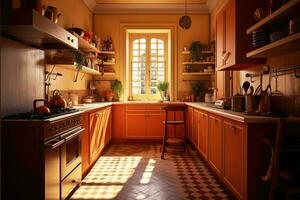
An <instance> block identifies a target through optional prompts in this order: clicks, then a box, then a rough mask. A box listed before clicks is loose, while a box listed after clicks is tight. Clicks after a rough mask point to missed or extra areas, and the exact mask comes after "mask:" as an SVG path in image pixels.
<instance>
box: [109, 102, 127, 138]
mask: <svg viewBox="0 0 300 200" xmlns="http://www.w3.org/2000/svg"><path fill="white" fill-rule="evenodd" d="M125 109H126V106H125V105H124V104H114V105H113V107H112V137H113V138H114V139H125V138H126V131H124V130H125V129H126V128H125V127H126V112H125Z"/></svg>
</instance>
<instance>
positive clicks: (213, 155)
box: [208, 115, 223, 175]
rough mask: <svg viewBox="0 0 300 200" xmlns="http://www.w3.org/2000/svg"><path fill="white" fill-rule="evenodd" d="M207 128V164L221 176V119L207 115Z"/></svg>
mask: <svg viewBox="0 0 300 200" xmlns="http://www.w3.org/2000/svg"><path fill="white" fill-rule="evenodd" d="M208 127H209V128H208V130H209V131H208V163H209V164H210V166H211V167H212V168H213V170H214V171H215V172H216V173H217V174H218V175H221V174H222V159H223V156H222V152H223V141H222V139H223V138H222V137H223V135H222V134H223V133H222V118H221V117H219V116H216V115H209V117H208Z"/></svg>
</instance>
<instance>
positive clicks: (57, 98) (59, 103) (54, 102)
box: [49, 90, 67, 109]
mask: <svg viewBox="0 0 300 200" xmlns="http://www.w3.org/2000/svg"><path fill="white" fill-rule="evenodd" d="M49 105H50V108H56V109H58V108H65V107H66V106H67V102H66V100H65V99H63V98H62V96H61V95H60V91H59V90H54V91H53V95H52V97H51V99H50V103H49Z"/></svg>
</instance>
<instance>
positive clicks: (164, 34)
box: [127, 31, 170, 100]
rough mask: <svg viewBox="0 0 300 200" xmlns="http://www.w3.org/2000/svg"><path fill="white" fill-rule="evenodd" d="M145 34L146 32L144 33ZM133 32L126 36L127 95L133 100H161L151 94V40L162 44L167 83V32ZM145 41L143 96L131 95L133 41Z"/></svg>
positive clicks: (158, 95)
mask: <svg viewBox="0 0 300 200" xmlns="http://www.w3.org/2000/svg"><path fill="white" fill-rule="evenodd" d="M145 32H147V31H145ZM145 32H133V33H129V34H128V47H127V48H128V54H129V56H128V59H129V61H128V62H129V80H128V81H129V84H128V95H129V96H131V97H133V99H134V100H161V97H160V94H159V92H158V91H157V93H156V94H151V39H159V40H162V41H163V42H164V65H165V66H164V80H165V81H169V80H168V78H169V76H168V74H169V71H168V70H169V66H168V65H169V51H170V49H169V34H168V33H167V32H161V33H145ZM142 38H144V39H146V77H145V85H146V86H145V88H146V91H145V94H132V58H133V55H132V53H133V41H135V40H137V39H142Z"/></svg>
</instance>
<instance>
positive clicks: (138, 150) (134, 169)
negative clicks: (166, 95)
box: [71, 142, 232, 200]
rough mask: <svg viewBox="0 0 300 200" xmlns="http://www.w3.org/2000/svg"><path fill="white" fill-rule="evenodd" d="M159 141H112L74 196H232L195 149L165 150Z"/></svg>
mask: <svg viewBox="0 0 300 200" xmlns="http://www.w3.org/2000/svg"><path fill="white" fill-rule="evenodd" d="M160 146H161V144H160V143H155V142H145V143H141V142H125V143H124V144H112V145H111V146H110V147H109V148H108V149H107V150H106V151H105V153H104V155H103V156H101V157H100V158H99V160H98V161H97V162H96V164H95V166H94V167H93V169H92V170H91V172H90V173H89V174H88V175H87V176H86V177H85V179H84V180H83V181H82V185H81V186H80V187H79V189H77V191H76V192H75V193H74V194H73V196H72V197H71V199H73V200H89V199H94V200H104V199H111V200H112V199H113V200H138V199H140V200H188V199H201V200H204V199H216V200H218V199H224V200H226V199H232V197H231V196H230V194H228V193H227V191H226V189H225V188H224V187H223V186H222V185H221V184H220V182H219V181H218V180H217V179H216V178H215V177H214V175H213V174H212V173H211V171H210V170H209V169H208V168H207V167H206V165H205V164H204V162H203V161H202V160H201V158H200V157H199V156H198V154H197V153H196V151H195V150H193V149H191V148H190V149H189V152H188V153H184V152H179V153H166V155H165V160H161V159H160Z"/></svg>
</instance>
